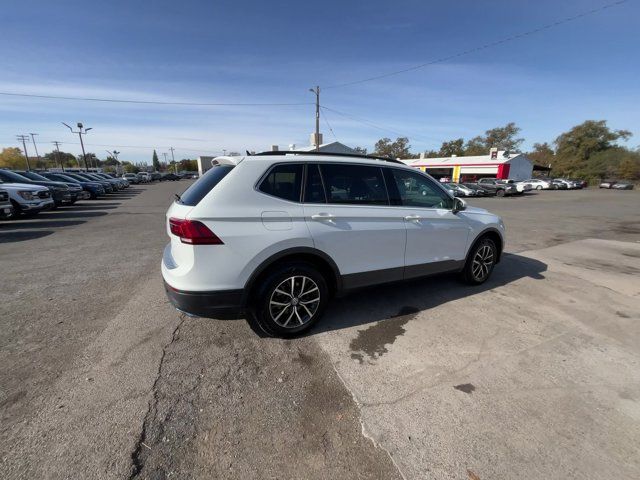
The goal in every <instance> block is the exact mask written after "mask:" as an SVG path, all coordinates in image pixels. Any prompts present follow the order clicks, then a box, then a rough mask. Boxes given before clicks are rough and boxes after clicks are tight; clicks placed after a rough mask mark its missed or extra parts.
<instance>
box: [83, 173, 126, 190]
mask: <svg viewBox="0 0 640 480" xmlns="http://www.w3.org/2000/svg"><path fill="white" fill-rule="evenodd" d="M92 175H94V176H96V177H99V178H102V179H104V180H109V181H111V180H113V181H115V182H118V185H119V186H120V189H121V190H122V189H123V188H127V187H128V186H129V182H127V181H126V180H125V179H123V178H113V177H112V176H111V175H107V174H106V173H95V172H94V173H92Z"/></svg>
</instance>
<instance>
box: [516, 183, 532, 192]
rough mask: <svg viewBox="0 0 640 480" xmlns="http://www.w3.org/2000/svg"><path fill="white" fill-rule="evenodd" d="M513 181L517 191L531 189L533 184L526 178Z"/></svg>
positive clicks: (528, 190)
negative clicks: (521, 180) (520, 180)
mask: <svg viewBox="0 0 640 480" xmlns="http://www.w3.org/2000/svg"><path fill="white" fill-rule="evenodd" d="M514 183H515V185H516V188H517V189H518V193H524V192H530V191H531V190H532V189H533V186H532V185H531V184H530V183H529V182H528V181H527V180H525V181H523V182H514Z"/></svg>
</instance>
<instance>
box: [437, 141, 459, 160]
mask: <svg viewBox="0 0 640 480" xmlns="http://www.w3.org/2000/svg"><path fill="white" fill-rule="evenodd" d="M438 155H439V156H440V157H451V156H453V155H464V138H457V139H455V140H449V141H448V142H442V146H441V147H440V151H439V152H438Z"/></svg>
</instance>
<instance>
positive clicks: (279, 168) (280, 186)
mask: <svg viewBox="0 0 640 480" xmlns="http://www.w3.org/2000/svg"><path fill="white" fill-rule="evenodd" d="M301 187H302V164H299V163H287V164H282V165H276V166H275V167H273V168H272V169H271V170H270V171H269V174H268V175H267V176H266V178H265V179H264V180H263V181H262V183H261V184H260V187H259V188H260V191H261V192H264V193H266V194H269V195H273V196H274V197H278V198H282V199H283V200H289V201H290V202H299V201H300V189H301Z"/></svg>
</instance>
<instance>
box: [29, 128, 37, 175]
mask: <svg viewBox="0 0 640 480" xmlns="http://www.w3.org/2000/svg"><path fill="white" fill-rule="evenodd" d="M29 135H31V141H32V142H33V148H35V149H36V157H38V163H40V154H39V153H38V146H37V145H36V135H38V134H37V133H29ZM36 168H38V167H36Z"/></svg>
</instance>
